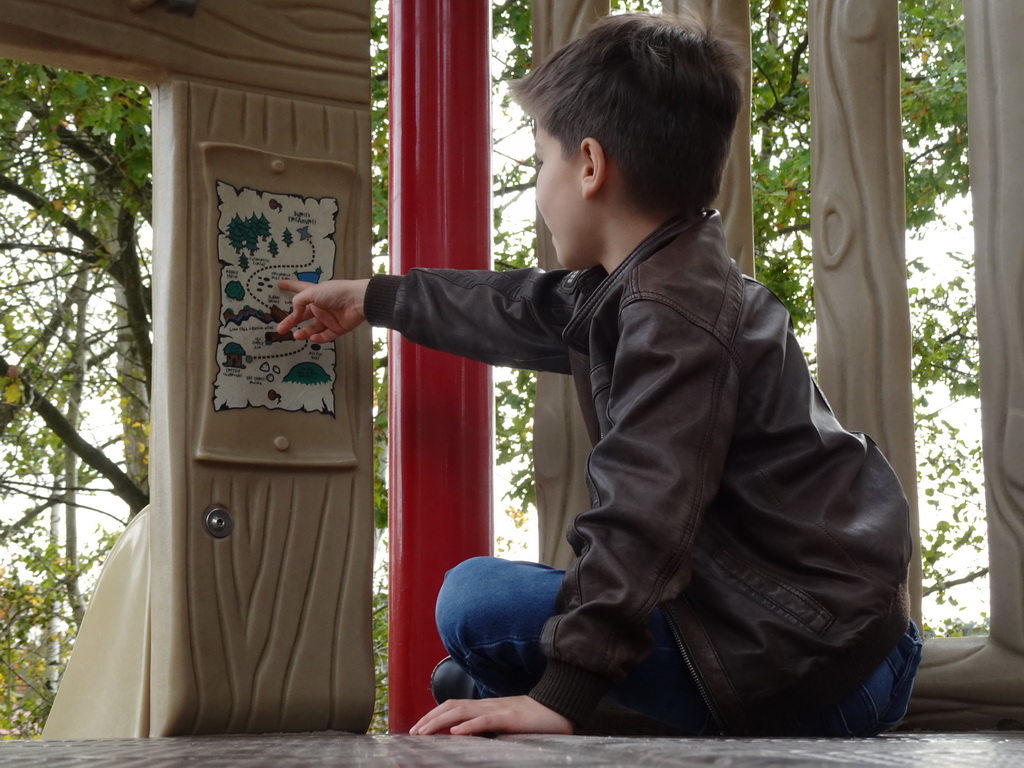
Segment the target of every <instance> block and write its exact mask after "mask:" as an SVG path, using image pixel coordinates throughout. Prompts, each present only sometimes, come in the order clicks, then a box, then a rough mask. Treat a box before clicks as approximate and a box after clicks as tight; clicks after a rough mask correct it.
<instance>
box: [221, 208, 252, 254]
mask: <svg viewBox="0 0 1024 768" xmlns="http://www.w3.org/2000/svg"><path fill="white" fill-rule="evenodd" d="M226 234H227V236H228V242H229V243H231V247H232V248H234V249H235V250H236V251H238V253H239V254H241V253H242V249H243V248H245V246H246V242H247V237H246V227H245V222H244V221H242V217H241V216H239V215H238V214H237V213H236V214H235V216H234V218H233V219H231V221H230V222H229V223H228V231H227V233H226Z"/></svg>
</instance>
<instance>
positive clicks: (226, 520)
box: [204, 507, 235, 539]
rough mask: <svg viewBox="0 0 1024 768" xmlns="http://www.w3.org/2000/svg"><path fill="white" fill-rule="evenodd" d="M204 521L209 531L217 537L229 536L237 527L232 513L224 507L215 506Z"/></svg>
mask: <svg viewBox="0 0 1024 768" xmlns="http://www.w3.org/2000/svg"><path fill="white" fill-rule="evenodd" d="M204 522H205V524H206V530H207V532H208V533H209V534H210V535H211V536H213V537H214V538H215V539H224V538H227V537H228V536H230V535H231V531H232V530H233V529H234V527H235V524H234V521H233V520H232V519H231V514H230V513H229V512H228V511H227V510H226V509H224V508H223V507H214V508H213V509H211V510H210V511H209V512H207V513H206V519H205V520H204Z"/></svg>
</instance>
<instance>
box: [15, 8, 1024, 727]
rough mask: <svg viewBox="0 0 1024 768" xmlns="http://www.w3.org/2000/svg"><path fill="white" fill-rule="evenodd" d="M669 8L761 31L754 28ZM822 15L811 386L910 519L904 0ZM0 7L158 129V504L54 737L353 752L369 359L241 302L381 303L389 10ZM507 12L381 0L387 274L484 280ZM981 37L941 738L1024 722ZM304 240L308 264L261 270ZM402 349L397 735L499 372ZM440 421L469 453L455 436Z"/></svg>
mask: <svg viewBox="0 0 1024 768" xmlns="http://www.w3.org/2000/svg"><path fill="white" fill-rule="evenodd" d="M665 6H666V10H669V11H677V10H680V9H681V8H683V7H690V8H694V9H696V10H699V11H702V12H704V13H708V14H712V15H714V14H720V15H721V16H722V20H723V21H724V22H728V23H730V24H732V25H733V26H735V27H737V28H739V29H741V30H742V29H747V30H748V31H749V27H748V19H749V6H748V3H747V2H746V0H733V2H714V1H713V0H690V1H689V2H687V1H686V0H666V2H665ZM809 6H810V27H811V46H810V50H811V55H812V60H811V67H812V70H811V88H812V91H811V93H812V140H813V150H812V151H813V156H812V174H813V176H812V191H813V203H812V211H813V215H812V232H813V240H814V264H815V295H816V299H817V301H818V348H819V355H818V357H819V378H820V381H821V384H822V387H823V389H824V390H825V392H826V393H827V395H828V397H829V400H830V401H831V402H832V404H833V406H834V407H835V409H836V411H837V413H838V414H839V416H840V419H841V420H842V421H844V423H846V424H847V425H848V426H850V427H851V428H854V429H859V430H863V431H865V432H867V433H869V434H871V435H872V436H873V437H874V438H875V439H876V440H877V441H878V443H879V444H880V445H881V446H882V447H883V449H884V450H885V451H886V453H887V455H888V456H889V457H890V459H891V461H892V463H893V464H894V466H895V467H896V470H897V472H898V473H899V475H900V477H901V479H902V481H903V483H904V486H905V487H906V488H907V490H908V495H909V496H910V498H911V505H912V507H913V506H914V505H915V499H914V489H915V487H916V480H915V462H914V441H913V422H912V410H911V392H910V328H909V313H908V306H907V301H908V300H907V291H906V268H905V263H904V256H903V239H904V226H903V215H904V214H903V192H902V190H903V170H902V142H901V132H900V114H899V104H900V99H899V53H898V44H899V38H898V19H897V2H896V0H810V2H809ZM0 7H2V9H3V18H4V22H3V24H2V25H0V55H4V56H8V57H13V58H23V59H26V60H34V61H42V62H45V63H49V64H54V65H59V66H65V67H69V68H76V69H83V70H89V71H97V72H103V73H107V74H113V75H118V76H122V77H129V78H133V79H136V80H139V81H141V82H144V83H146V84H147V85H149V86H150V87H151V88H152V89H153V95H154V99H153V101H154V105H155V106H154V144H155V149H154V187H155V205H154V212H155V216H156V220H155V221H154V228H155V232H156V243H155V248H154V297H155V310H154V312H155V316H154V329H155V330H154V334H155V350H156V357H155V360H154V370H155V371H156V373H155V381H154V394H153V427H152V434H153V444H152V448H151V455H152V463H151V468H152V475H151V488H152V498H153V503H152V505H151V507H150V508H149V510H148V511H147V512H146V513H144V514H143V515H140V516H139V518H138V519H137V520H136V521H135V522H133V524H132V525H131V526H130V527H129V529H128V531H127V532H126V533H125V535H124V536H123V537H122V540H121V541H120V542H119V544H118V545H117V548H116V550H115V554H114V555H112V556H111V558H110V562H109V564H108V566H107V568H106V570H105V572H104V574H103V576H102V579H101V582H100V584H99V587H98V588H97V590H96V594H95V597H94V599H93V603H92V605H91V607H90V610H89V615H88V616H87V619H86V623H85V625H84V626H83V629H82V632H81V635H80V638H79V641H78V645H77V647H76V651H75V654H74V656H73V658H72V662H71V664H70V665H69V668H68V670H67V673H66V675H65V678H64V681H63V683H62V687H61V691H60V694H59V696H58V699H57V703H56V705H55V707H54V711H53V714H52V716H51V720H50V722H49V723H48V724H47V730H46V732H45V734H44V735H45V736H46V737H48V738H90V737H91V738H95V737H106V736H162V735H178V734H189V733H234V732H248V733H261V732H279V731H310V730H351V731H361V730H364V729H365V728H366V726H367V724H368V722H369V718H370V710H371V705H372V693H373V679H372V661H371V657H370V632H369V593H370V583H369V582H370V565H371V563H370V558H371V556H372V553H371V552H370V551H369V550H370V540H371V528H372V520H371V514H370V504H371V499H372V486H371V481H372V478H371V474H370V473H371V461H370V411H371V406H370V351H369V335H368V331H366V329H361V330H360V331H359V332H357V333H355V334H351V335H350V336H347V337H345V338H343V339H340V340H339V341H338V342H336V343H335V345H332V346H333V348H332V349H326V348H325V349H322V350H307V349H302V350H298V349H295V346H296V345H295V344H294V343H293V342H290V341H288V340H274V341H271V340H270V339H268V338H267V337H266V335H261V334H260V333H251V332H250V331H251V329H252V327H253V325H254V323H260V322H262V323H264V325H266V326H269V324H270V321H269V320H265V319H264V320H261V319H260V318H259V317H256V319H255V320H252V321H248V322H247V321H246V320H245V319H244V318H243V319H242V320H239V316H238V313H237V312H236V311H235V310H236V309H237V307H236V306H235V303H236V302H235V300H234V298H233V296H234V294H237V291H238V289H237V288H235V287H234V286H233V284H235V283H238V284H239V285H240V286H241V288H242V289H243V290H244V291H245V292H246V295H248V296H252V297H254V301H253V302H251V304H254V305H256V304H258V310H257V311H259V312H263V313H264V315H265V316H267V317H270V318H272V317H273V315H274V308H275V307H276V308H278V309H279V308H280V301H281V300H282V297H280V296H277V295H275V294H274V293H273V289H272V288H271V287H268V285H267V284H263V283H261V280H264V281H265V282H266V283H270V282H273V280H274V279H276V278H277V277H279V276H284V275H286V274H292V273H294V272H297V271H302V272H310V273H314V274H318V275H319V276H320V279H328V278H329V277H331V276H334V277H340V276H351V277H362V276H365V275H367V274H369V271H370V266H369V205H370V195H369V178H370V176H369V84H368V78H369V67H368V40H369V22H370V7H369V0H312V1H311V2H307V3H304V4H302V5H301V6H299V5H296V4H293V3H290V2H288V0H233V2H222V3H216V4H215V3H207V2H204V0H197V2H191V3H190V2H182V1H181V0H176V1H175V2H171V3H170V4H169V6H168V5H162V4H159V3H157V4H154V3H147V2H141V3H140V2H129V0H93V1H92V2H90V3H88V4H83V3H78V2H75V0H2V3H0ZM169 9H173V10H177V11H179V12H178V13H169V12H168V10H169ZM607 12H608V3H607V0H604V2H594V1H593V0H535V3H534V41H535V55H536V56H537V57H538V58H541V57H543V56H545V55H547V54H549V53H550V52H551V51H552V50H554V49H555V48H557V47H558V46H559V45H560V44H561V43H563V42H565V41H566V40H568V39H570V38H571V37H572V36H574V35H575V34H577V33H578V32H579V31H580V30H582V29H584V28H585V27H586V25H587V24H589V23H590V22H591V21H592V20H593V19H595V18H597V17H598V16H600V15H602V14H604V13H607ZM489 15H490V4H489V3H488V2H484V0H458V1H457V0H392V8H391V14H390V24H391V26H390V30H391V37H390V48H391V51H392V53H391V56H392V61H391V82H392V90H391V99H392V102H391V107H392V114H391V131H392V161H391V173H392V183H391V197H392V199H391V203H392V215H391V221H392V225H391V226H392V232H391V251H392V258H393V265H394V266H393V269H394V271H396V272H404V271H405V270H407V269H408V268H410V267H412V266H454V267H486V266H488V264H489V259H488V251H489V245H488V242H489V217H490V193H489V189H490V174H489V168H488V147H489V141H490V131H489V127H488V124H487V114H488V93H489V74H488V45H489ZM965 16H966V25H967V26H966V34H967V55H968V71H969V77H970V85H971V88H970V91H969V93H970V129H971V180H972V189H973V199H974V211H975V216H974V224H975V232H976V244H977V247H976V265H977V267H976V268H977V273H978V281H977V284H978V322H979V335H980V344H981V368H982V374H981V375H982V403H983V410H982V413H983V425H982V427H983V436H984V437H983V449H984V455H985V465H986V488H987V515H988V526H989V551H990V568H991V589H992V603H991V612H990V615H991V634H990V636H989V637H987V638H959V639H948V640H931V641H929V642H928V643H927V645H926V652H925V661H924V665H923V667H922V670H921V673H920V676H919V679H918V684H917V687H916V690H915V696H914V699H913V701H912V706H911V712H910V716H909V723H910V724H911V725H913V726H916V727H920V728H932V729H976V728H995V727H999V726H1006V725H1013V724H1014V723H1016V724H1017V727H1020V724H1021V723H1022V722H1024V690H1022V688H1021V685H1020V681H1021V680H1022V679H1024V578H1022V577H1024V475H1022V469H1021V465H1020V461H1019V456H1020V455H1022V453H1024V401H1022V400H1024V381H1022V377H1024V349H1022V344H1021V341H1022V339H1024V322H1022V320H1024V317H1022V310H1021V308H1020V302H1019V293H1020V288H1021V286H1022V285H1024V245H1022V243H1024V232H1022V231H1021V229H1022V228H1024V222H1022V220H1021V217H1020V216H1019V211H1020V209H1021V207H1022V204H1024V184H1022V182H1021V179H1024V151H1022V150H1024V147H1022V146H1021V145H1022V144H1024V137H1022V136H1021V134H1020V131H1019V126H1020V125H1022V124H1024V115H1022V114H1021V113H1022V111H1024V106H1022V102H1024V100H1022V99H1020V98H1019V95H1021V94H1024V51H1022V50H1021V47H1020V46H1019V45H1018V44H1017V42H1016V36H1015V34H1014V31H1015V30H1019V29H1021V28H1024V6H1020V5H1019V4H1015V3H1007V2H1000V1H999V0H965ZM748 37H749V35H748ZM255 41H258V42H259V45H258V54H257V53H254V52H253V50H254V42H255ZM296 41H301V45H296ZM1015 96H1017V97H1015ZM741 122H743V121H741ZM747 122H749V121H747ZM748 139H749V135H744V134H743V131H742V130H741V131H740V133H739V134H738V135H737V139H736V141H735V142H734V147H735V148H736V151H734V153H733V156H732V159H731V161H730V166H729V169H728V172H727V175H728V178H727V183H726V187H725V189H724V191H723V195H722V199H721V201H720V207H721V209H722V210H723V213H724V217H725V220H726V222H727V227H728V238H729V242H730V247H731V249H732V252H733V253H734V255H735V256H736V258H737V260H738V261H739V262H740V263H741V265H742V266H743V267H744V269H745V270H746V271H748V272H752V271H753V269H754V265H753V247H752V227H751V224H750V202H749V201H750V191H749V183H750V182H749V176H750V174H749V160H748V159H747V158H746V153H747V145H748V143H749V141H748ZM236 217H237V218H238V219H239V221H240V222H242V223H243V224H245V222H248V221H250V220H253V221H254V222H255V223H254V224H252V225H251V226H252V227H253V228H254V230H253V231H263V230H261V229H260V228H261V227H263V226H264V225H262V224H260V220H261V217H262V219H263V220H265V221H266V224H265V229H266V231H267V232H268V234H266V235H262V234H255V235H252V236H251V237H254V238H256V240H254V241H251V242H252V244H254V245H255V246H256V247H255V248H252V249H247V248H239V247H237V246H238V245H240V243H241V241H240V240H239V238H242V237H246V235H245V232H244V231H243V230H242V229H239V226H240V225H238V224H233V222H234V220H235V218H236ZM453 217H455V218H453ZM300 229H303V230H305V232H303V233H300V231H299V230H300ZM285 230H288V231H289V233H290V236H291V237H292V238H293V240H294V241H295V242H294V243H288V244H287V248H284V247H283V246H282V245H279V246H278V252H277V253H273V252H272V249H271V248H270V246H269V243H270V242H271V241H274V242H276V243H280V244H284V242H285V241H284V237H285V236H284V232H285ZM279 238H280V239H279ZM538 240H539V251H540V260H541V264H542V266H546V267H550V266H553V264H554V260H553V250H552V249H551V248H550V244H549V242H548V241H547V239H546V237H545V236H544V234H543V232H541V233H540V236H539V237H538ZM246 254H248V255H246ZM466 254H469V255H470V256H469V257H468V260H467V261H463V260H461V258H462V257H464V256H465V255H466ZM243 258H244V259H245V262H244V263H243ZM439 259H444V260H443V261H439ZM314 268H315V269H314ZM316 270H319V272H316ZM260 275H262V277H260ZM289 344H290V345H291V346H290V347H289ZM232 345H234V346H232ZM275 346H276V349H275ZM393 349H394V351H393V354H392V366H393V368H392V371H393V376H392V387H393V392H392V396H391V402H392V409H393V410H392V422H391V423H392V440H391V442H392V446H393V447H392V450H393V452H394V453H393V457H392V462H391V471H392V482H391V489H392V490H391V492H392V504H391V510H392V515H393V517H392V522H391V536H392V553H391V554H392V567H391V574H392V629H391V631H392V635H391V638H392V640H391V663H390V677H391V685H392V689H391V707H390V715H391V727H392V730H393V731H399V732H401V731H404V730H406V729H407V728H408V727H409V726H410V725H411V724H412V723H413V722H415V719H416V717H418V715H419V714H420V713H421V712H422V711H423V710H424V709H425V708H426V707H428V706H429V704H430V698H429V692H428V691H427V690H426V680H427V677H428V675H429V672H430V668H431V667H432V666H433V663H434V662H436V661H437V659H438V658H440V655H441V654H442V651H441V650H440V646H439V644H438V643H437V641H436V639H434V638H433V637H432V636H433V632H432V626H433V624H432V615H433V597H434V594H435V593H436V589H437V585H438V584H439V583H440V578H441V574H442V573H443V571H444V570H445V569H446V568H447V567H450V566H451V565H453V564H455V563H456V562H458V561H459V560H461V559H464V558H465V557H468V556H471V555H475V554H483V553H484V552H486V550H487V548H488V547H489V542H490V528H489V526H490V524H489V516H490V511H489V510H490V504H491V502H490V499H491V494H490V481H489V472H490V449H489V447H488V446H489V444H490V437H489V429H490V424H491V410H490V409H491V406H490V398H491V393H490V382H489V375H488V374H487V372H486V369H484V368H482V367H481V366H476V365H474V364H470V363H466V362H464V361H460V360H456V359H455V358H451V357H448V356H444V355H440V354H439V353H433V352H430V351H427V350H421V349H418V348H415V347H412V346H408V347H406V346H405V344H404V343H403V342H398V341H396V342H395V347H394V348H393ZM278 350H281V351H280V352H279V351H278ZM279 355H280V356H282V357H280V358H279V357H278V356H279ZM249 358H252V359H251V360H250V359H249ZM282 360H284V361H286V362H285V363H282V362H281V361H282ZM263 363H266V364H267V365H268V366H269V367H268V369H267V371H261V366H262V364H263ZM275 366H276V367H277V368H278V369H280V370H279V372H275ZM271 376H274V377H275V378H274V379H273V380H271V378H270V377H271ZM572 397H573V395H572V391H571V384H569V383H568V381H567V380H564V379H561V378H559V377H556V376H547V375H544V376H541V378H540V380H539V381H538V405H537V415H536V427H535V429H536V443H537V444H536V454H537V457H538V466H539V467H541V468H543V469H542V470H539V471H538V506H539V507H540V513H541V536H542V541H541V549H542V551H541V557H542V559H544V560H546V561H548V562H551V563H553V564H564V563H565V560H566V558H567V557H568V556H569V553H568V552H567V551H566V547H565V545H564V543H563V542H562V540H561V536H562V531H563V530H564V526H565V522H566V520H567V519H568V517H570V516H571V515H573V514H575V513H576V512H578V511H581V510H582V506H581V505H583V504H585V501H584V498H583V494H582V489H577V488H576V485H577V483H576V478H578V477H579V476H580V474H579V472H578V471H577V470H576V469H575V467H578V465H579V462H580V461H582V459H583V458H584V457H585V455H586V451H587V441H586V437H585V432H584V430H583V429H582V426H581V425H580V424H578V423H577V420H576V416H575V406H574V404H573V402H572ZM450 424H461V425H463V428H462V430H461V431H458V432H457V431H455V430H452V429H450V428H448V427H442V426H439V425H450ZM456 534H457V535H456ZM917 582H918V584H919V578H918V579H917ZM919 600H920V589H919V588H918V594H917V603H916V605H917V606H918V610H919ZM112 627H117V631H116V632H114V631H112V630H111V628H112Z"/></svg>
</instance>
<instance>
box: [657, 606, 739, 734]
mask: <svg viewBox="0 0 1024 768" xmlns="http://www.w3.org/2000/svg"><path fill="white" fill-rule="evenodd" d="M664 613H665V620H666V621H667V622H668V628H669V629H670V630H671V632H672V637H673V638H675V641H676V646H677V647H678V648H679V653H681V654H682V656H683V663H684V664H685V665H686V669H687V670H688V671H689V673H690V677H691V679H692V680H693V683H694V685H696V686H697V691H698V692H699V693H700V695H701V698H702V699H704V705H705V706H706V707H707V708H708V712H710V713H711V717H712V719H713V720H714V721H715V725H716V726H717V727H718V734H719V735H725V725H724V723H723V722H722V717H721V715H719V714H718V710H717V709H716V708H715V705H714V703H713V702H712V701H711V695H710V694H709V693H708V689H707V686H706V685H705V684H704V680H703V679H702V678H701V676H700V674H698V672H697V666H696V665H695V664H694V663H693V659H692V658H691V657H690V649H689V648H687V647H686V641H685V640H683V634H682V633H681V632H680V631H679V628H678V627H677V626H676V622H675V620H674V619H673V618H672V617H671V616H670V615H669V613H668V611H665V612H664Z"/></svg>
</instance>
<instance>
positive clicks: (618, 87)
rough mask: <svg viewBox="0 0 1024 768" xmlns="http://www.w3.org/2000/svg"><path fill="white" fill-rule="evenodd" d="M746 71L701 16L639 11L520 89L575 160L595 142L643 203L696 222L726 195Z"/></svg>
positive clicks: (599, 30) (611, 21) (570, 49)
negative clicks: (587, 142)
mask: <svg viewBox="0 0 1024 768" xmlns="http://www.w3.org/2000/svg"><path fill="white" fill-rule="evenodd" d="M740 71H741V62H740V58H739V56H738V55H737V53H736V49H735V47H734V46H733V45H732V44H731V43H729V42H727V41H726V40H724V39H722V38H719V37H716V36H713V35H712V33H711V32H710V31H709V30H708V28H707V26H706V25H705V24H703V23H702V22H700V21H698V20H697V19H696V18H687V17H677V16H664V15H653V14H641V13H637V14H626V15H621V16H608V17H606V18H604V19H602V20H601V21H600V22H598V23H597V24H596V25H594V27H592V28H591V29H590V30H589V31H588V32H587V33H586V34H584V35H583V36H581V37H579V38H577V39H576V40H573V41H572V42H571V43H569V44H568V45H566V46H565V47H564V48H561V49H560V50H558V51H557V52H556V53H555V54H553V55H552V56H551V57H550V58H549V59H547V60H546V61H545V62H544V63H543V64H541V65H540V66H539V67H537V68H536V69H535V70H534V71H533V72H532V73H530V74H529V75H528V76H527V77H525V78H523V79H522V80H518V81H515V82H513V83H512V84H511V88H512V95H513V97H514V98H515V100H516V101H517V102H519V104H520V105H521V106H522V107H523V109H524V110H525V111H526V112H527V114H529V115H530V116H532V117H533V118H534V119H535V120H536V121H537V124H538V126H540V127H541V128H543V129H544V130H545V131H547V133H549V134H550V135H551V136H552V137H554V138H555V139H557V140H558V141H559V143H560V144H561V146H562V152H563V155H564V156H565V158H566V159H569V158H571V157H572V156H573V155H574V154H575V153H576V152H577V151H578V149H579V146H580V142H581V141H582V140H583V139H584V138H586V137H588V136H589V137H592V138H595V139H597V140H598V141H599V142H600V143H601V146H602V147H603V148H604V151H605V153H606V154H607V155H608V156H609V158H611V160H612V161H613V162H615V163H616V164H617V165H618V167H619V169H620V171H621V172H622V174H623V177H624V180H625V183H626V185H627V188H628V191H629V193H630V194H631V196H632V198H633V200H634V202H635V203H636V204H638V205H640V206H644V207H647V208H650V209H652V210H654V211H657V212H665V213H674V214H694V213H697V212H698V211H700V210H702V209H704V208H706V207H707V206H709V205H711V203H712V201H713V200H714V199H715V198H716V197H717V196H718V190H719V187H720V186H721V180H722V170H723V168H724V167H725V161H726V158H727V156H728V154H729V144H730V141H731V139H732V133H733V129H734V128H735V126H736V116H737V114H738V113H739V110H740V104H741V101H742V91H741V86H740V82H741V80H740Z"/></svg>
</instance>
